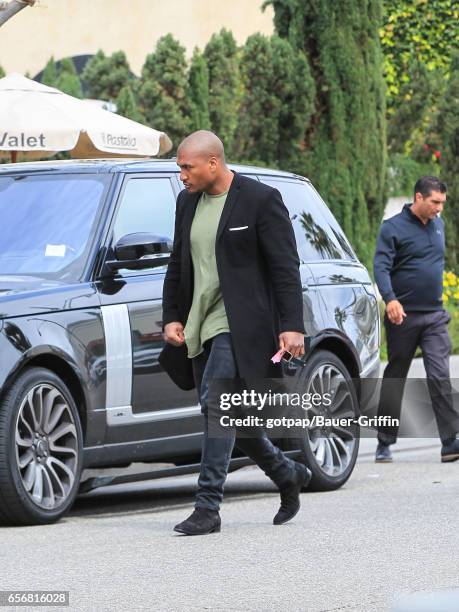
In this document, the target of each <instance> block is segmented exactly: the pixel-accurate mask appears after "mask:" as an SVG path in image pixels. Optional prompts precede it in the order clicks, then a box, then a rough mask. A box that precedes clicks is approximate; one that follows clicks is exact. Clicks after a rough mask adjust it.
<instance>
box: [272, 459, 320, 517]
mask: <svg viewBox="0 0 459 612" xmlns="http://www.w3.org/2000/svg"><path fill="white" fill-rule="evenodd" d="M311 476H312V473H311V470H309V469H308V468H307V467H306V466H305V465H303V464H302V463H297V462H295V482H293V483H291V484H289V485H288V486H286V487H282V488H280V489H279V490H280V497H281V505H280V508H279V511H278V513H277V514H276V516H275V517H274V519H273V524H274V525H283V524H284V523H286V522H287V521H289V520H290V519H292V518H293V517H294V516H295V515H296V514H298V511H299V509H300V493H301V489H302V488H303V487H306V486H307V485H308V484H309V481H310V480H311Z"/></svg>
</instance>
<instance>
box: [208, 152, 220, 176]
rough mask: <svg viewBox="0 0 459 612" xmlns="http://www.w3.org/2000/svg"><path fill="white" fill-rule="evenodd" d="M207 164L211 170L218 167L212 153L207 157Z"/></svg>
mask: <svg viewBox="0 0 459 612" xmlns="http://www.w3.org/2000/svg"><path fill="white" fill-rule="evenodd" d="M209 165H210V169H211V171H212V172H216V171H217V168H218V159H217V158H216V157H215V156H214V155H212V157H211V158H210V159H209Z"/></svg>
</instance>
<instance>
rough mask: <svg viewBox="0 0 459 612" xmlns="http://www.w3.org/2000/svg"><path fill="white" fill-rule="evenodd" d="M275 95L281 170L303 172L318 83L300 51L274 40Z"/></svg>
mask: <svg viewBox="0 0 459 612" xmlns="http://www.w3.org/2000/svg"><path fill="white" fill-rule="evenodd" d="M271 45H272V49H273V77H274V81H273V83H272V89H273V92H275V94H276V96H277V98H278V99H279V100H280V113H279V124H278V135H279V143H278V152H277V158H278V160H279V162H278V163H279V166H280V167H281V168H283V169H285V170H290V171H293V172H301V171H304V153H305V150H306V147H307V134H308V132H309V131H310V129H311V119H312V117H313V113H314V110H315V96H316V91H315V82H314V79H313V76H312V72H311V68H310V66H309V62H308V60H307V58H306V56H305V54H304V52H303V51H302V50H301V49H296V48H294V47H293V46H292V45H291V44H290V43H289V42H288V41H287V40H285V39H282V38H280V37H279V36H272V38H271Z"/></svg>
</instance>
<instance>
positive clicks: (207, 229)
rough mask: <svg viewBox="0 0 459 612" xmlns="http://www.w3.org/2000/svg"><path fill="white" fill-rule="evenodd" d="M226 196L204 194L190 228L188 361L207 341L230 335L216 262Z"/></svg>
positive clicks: (186, 332)
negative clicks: (191, 280)
mask: <svg viewBox="0 0 459 612" xmlns="http://www.w3.org/2000/svg"><path fill="white" fill-rule="evenodd" d="M227 193H228V191H226V192H225V193H221V194H218V195H209V194H207V193H205V192H203V193H202V195H201V197H200V199H199V202H198V205H197V207H196V212H195V215H194V218H193V223H192V225H191V232H190V249H191V259H192V262H193V271H194V291H193V302H192V304H191V309H190V313H189V315H188V320H187V323H186V325H185V329H184V334H185V342H186V344H187V347H188V357H190V358H191V357H196V355H199V354H200V353H201V352H202V351H203V347H202V345H203V343H204V342H205V341H206V340H209V339H210V338H213V337H214V336H216V335H217V334H220V333H222V332H229V326H228V319H227V317H226V311H225V305H224V303H223V297H222V294H221V291H220V280H219V278H218V271H217V262H216V259H215V238H216V234H217V228H218V223H219V221H220V217H221V214H222V211H223V206H224V205H225V201H226V196H227Z"/></svg>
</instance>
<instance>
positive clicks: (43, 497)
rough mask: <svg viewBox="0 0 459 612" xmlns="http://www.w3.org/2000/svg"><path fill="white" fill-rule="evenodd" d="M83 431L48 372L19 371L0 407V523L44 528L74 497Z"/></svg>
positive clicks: (62, 388) (73, 408)
mask: <svg viewBox="0 0 459 612" xmlns="http://www.w3.org/2000/svg"><path fill="white" fill-rule="evenodd" d="M82 459H83V432H82V427H81V422H80V416H79V414H78V410H77V407H76V405H75V401H74V399H73V397H72V395H71V393H70V391H69V389H68V388H67V386H66V385H65V383H64V382H63V381H62V380H61V379H60V378H59V377H58V376H57V375H56V374H55V373H54V372H52V371H50V370H48V369H45V368H41V367H31V368H28V369H26V370H24V371H23V372H22V373H21V374H20V375H19V376H18V377H17V379H16V380H15V381H14V383H13V384H12V386H11V387H10V388H9V389H8V390H7V391H6V393H5V395H4V397H3V398H2V400H1V403H0V524H2V525H43V524H47V523H53V522H55V521H57V520H59V519H60V518H61V517H63V516H64V515H65V514H66V513H67V512H68V510H69V509H70V507H71V506H72V504H73V502H74V500H75V497H76V495H77V493H78V487H79V483H80V477H81V470H82Z"/></svg>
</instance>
